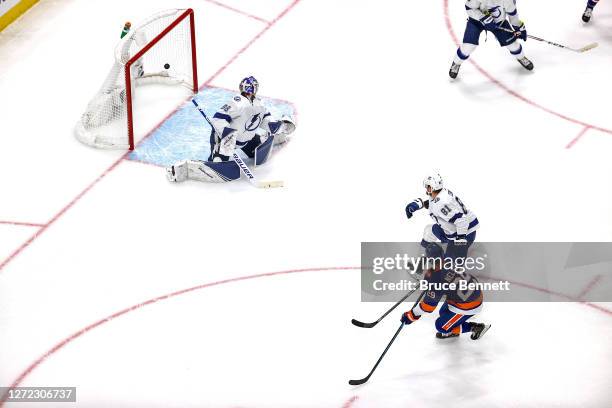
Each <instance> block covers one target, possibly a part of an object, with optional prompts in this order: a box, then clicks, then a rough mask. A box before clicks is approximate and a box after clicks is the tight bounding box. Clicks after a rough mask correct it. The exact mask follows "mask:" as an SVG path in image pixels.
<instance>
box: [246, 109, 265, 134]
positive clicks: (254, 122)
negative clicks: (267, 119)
mask: <svg viewBox="0 0 612 408" xmlns="http://www.w3.org/2000/svg"><path fill="white" fill-rule="evenodd" d="M260 124H261V114H259V113H258V114H257V115H255V116H253V117H252V118H251V123H245V124H244V129H245V130H248V131H249V132H253V131H254V130H256V129H257V128H258V127H259V125H260Z"/></svg>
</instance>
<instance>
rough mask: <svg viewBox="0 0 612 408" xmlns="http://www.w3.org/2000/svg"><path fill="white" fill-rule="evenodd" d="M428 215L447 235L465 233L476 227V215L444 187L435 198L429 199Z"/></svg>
mask: <svg viewBox="0 0 612 408" xmlns="http://www.w3.org/2000/svg"><path fill="white" fill-rule="evenodd" d="M429 215H430V216H431V218H433V219H434V220H435V221H436V223H437V224H438V225H440V227H442V229H443V230H444V233H445V234H446V235H447V236H448V237H454V236H455V235H467V234H469V233H471V232H474V231H476V230H477V229H478V219H477V218H476V215H475V214H474V213H473V212H471V211H470V210H468V209H467V208H466V207H465V205H464V204H463V202H462V201H461V200H460V199H459V197H457V196H456V195H454V194H453V193H452V192H451V191H450V190H447V189H445V188H443V189H442V191H440V193H438V195H437V196H436V198H434V199H433V200H432V199H430V200H429Z"/></svg>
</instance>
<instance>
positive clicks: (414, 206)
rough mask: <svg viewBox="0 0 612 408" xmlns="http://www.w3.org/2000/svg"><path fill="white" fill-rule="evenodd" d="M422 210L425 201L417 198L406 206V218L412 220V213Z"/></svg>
mask: <svg viewBox="0 0 612 408" xmlns="http://www.w3.org/2000/svg"><path fill="white" fill-rule="evenodd" d="M421 208H423V200H421V199H420V198H417V199H416V200H414V201H412V202H411V203H410V204H408V205H407V206H406V217H408V219H410V218H412V213H414V212H415V211H418V210H420V209H421Z"/></svg>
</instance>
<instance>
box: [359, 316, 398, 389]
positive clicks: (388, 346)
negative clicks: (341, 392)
mask: <svg viewBox="0 0 612 408" xmlns="http://www.w3.org/2000/svg"><path fill="white" fill-rule="evenodd" d="M403 328H404V323H402V325H401V326H400V327H399V328H398V329H397V331H396V332H395V334H394V335H393V338H392V339H391V341H390V342H389V344H387V348H386V349H385V351H383V353H382V354H381V355H380V357H379V358H378V361H377V362H376V364H374V367H373V368H372V371H370V374H368V375H367V377H364V378H362V379H361V380H349V384H350V385H361V384H363V383H365V382H367V381H368V380H369V379H370V377H371V376H372V374H374V370H376V367H378V365H379V364H380V362H381V361H382V359H383V357H384V356H385V354H387V350H389V348H390V347H391V345H392V344H393V342H394V341H395V338H396V337H397V335H398V334H400V332H401V331H402V329H403Z"/></svg>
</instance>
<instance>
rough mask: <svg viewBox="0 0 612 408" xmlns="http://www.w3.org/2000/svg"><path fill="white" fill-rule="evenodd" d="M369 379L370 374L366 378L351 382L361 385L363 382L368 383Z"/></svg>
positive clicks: (350, 382)
mask: <svg viewBox="0 0 612 408" xmlns="http://www.w3.org/2000/svg"><path fill="white" fill-rule="evenodd" d="M369 379H370V376H367V377H366V378H362V379H361V380H349V384H350V385H361V384H364V383H366V382H367V381H368V380H369Z"/></svg>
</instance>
